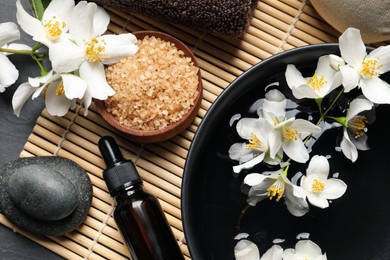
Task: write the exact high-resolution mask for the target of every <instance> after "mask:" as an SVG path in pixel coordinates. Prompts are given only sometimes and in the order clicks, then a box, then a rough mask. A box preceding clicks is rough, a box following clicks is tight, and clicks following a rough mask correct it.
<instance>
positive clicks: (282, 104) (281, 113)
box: [263, 99, 287, 118]
mask: <svg viewBox="0 0 390 260" xmlns="http://www.w3.org/2000/svg"><path fill="white" fill-rule="evenodd" d="M286 104H287V100H286V99H285V100H283V101H270V100H264V103H263V110H264V111H265V112H266V113H265V114H270V113H271V114H272V115H273V116H274V117H276V118H284V117H285V115H286Z"/></svg>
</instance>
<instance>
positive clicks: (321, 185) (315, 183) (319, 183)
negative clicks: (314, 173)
mask: <svg viewBox="0 0 390 260" xmlns="http://www.w3.org/2000/svg"><path fill="white" fill-rule="evenodd" d="M311 187H312V188H313V190H314V191H317V192H321V191H323V190H324V188H325V183H323V182H322V181H319V180H318V179H314V181H313V184H312V185H311Z"/></svg>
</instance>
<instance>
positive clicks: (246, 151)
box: [229, 118, 272, 173]
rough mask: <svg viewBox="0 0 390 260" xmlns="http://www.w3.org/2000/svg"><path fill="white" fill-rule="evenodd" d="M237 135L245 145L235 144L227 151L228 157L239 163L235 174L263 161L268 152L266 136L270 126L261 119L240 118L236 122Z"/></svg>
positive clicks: (235, 168) (234, 168)
mask: <svg viewBox="0 0 390 260" xmlns="http://www.w3.org/2000/svg"><path fill="white" fill-rule="evenodd" d="M236 129H237V133H238V134H239V135H240V137H241V138H243V139H245V140H248V142H247V143H235V144H233V145H232V146H231V147H230V149H229V157H230V158H231V159H232V160H236V161H238V162H239V165H236V166H234V167H233V171H234V172H235V173H239V172H240V171H241V170H242V169H250V168H252V167H253V166H255V165H257V164H259V163H260V162H262V161H263V159H264V158H265V156H266V152H267V151H268V134H269V131H270V130H271V129H272V126H271V125H269V124H268V122H267V121H266V120H265V119H262V118H242V119H240V120H239V121H238V122H237V126H236Z"/></svg>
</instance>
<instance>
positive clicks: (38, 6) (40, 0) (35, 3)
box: [29, 0, 50, 20]
mask: <svg viewBox="0 0 390 260" xmlns="http://www.w3.org/2000/svg"><path fill="white" fill-rule="evenodd" d="M29 2H30V5H31V8H32V11H33V13H34V16H35V17H36V18H37V19H38V20H42V16H43V12H44V11H45V9H46V7H47V6H48V5H49V4H50V0H29Z"/></svg>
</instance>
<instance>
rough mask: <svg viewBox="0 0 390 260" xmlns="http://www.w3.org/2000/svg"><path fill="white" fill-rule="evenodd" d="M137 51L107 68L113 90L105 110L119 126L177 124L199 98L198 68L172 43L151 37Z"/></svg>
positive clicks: (146, 128)
mask: <svg viewBox="0 0 390 260" xmlns="http://www.w3.org/2000/svg"><path fill="white" fill-rule="evenodd" d="M137 45H138V48H139V49H138V52H137V53H136V54H135V55H134V56H131V57H128V58H126V59H122V60H121V61H119V62H118V63H116V64H113V65H110V66H108V67H107V69H106V77H107V82H108V84H110V86H111V87H112V88H113V89H114V90H115V91H116V93H115V95H113V96H111V97H110V98H108V99H107V100H106V101H105V103H106V108H107V111H108V112H109V113H111V114H112V115H113V116H114V117H115V118H116V119H117V120H118V121H119V122H120V124H122V125H125V126H127V127H130V128H133V129H136V130H143V131H152V130H158V129H163V128H164V127H166V126H168V125H170V124H172V123H175V122H177V121H179V120H180V119H181V118H182V116H184V115H185V114H186V113H187V112H188V111H189V109H190V108H191V106H192V105H194V101H195V98H196V97H197V95H198V91H197V87H198V75H197V73H198V68H197V67H195V66H194V64H193V63H192V61H191V58H189V57H185V56H184V53H183V52H182V51H181V50H178V49H177V48H176V46H175V45H174V44H173V43H170V42H167V41H164V40H161V39H160V38H156V37H154V36H152V37H149V36H146V37H144V39H142V40H138V41H137Z"/></svg>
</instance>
